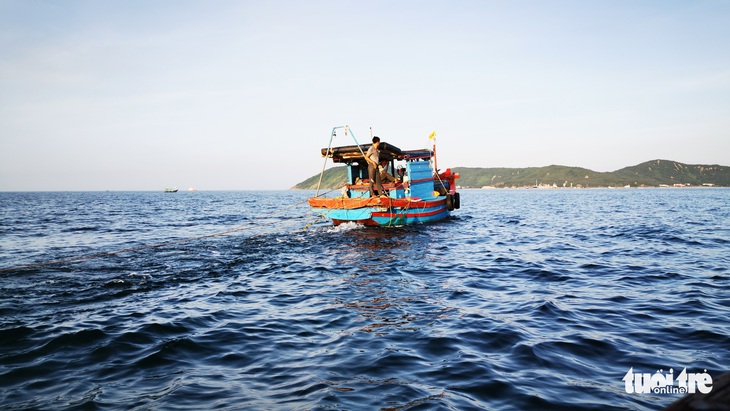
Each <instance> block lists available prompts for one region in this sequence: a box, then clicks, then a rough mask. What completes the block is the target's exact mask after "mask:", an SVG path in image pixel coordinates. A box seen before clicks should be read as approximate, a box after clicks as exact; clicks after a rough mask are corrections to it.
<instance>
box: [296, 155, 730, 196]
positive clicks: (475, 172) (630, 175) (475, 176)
mask: <svg viewBox="0 0 730 411" xmlns="http://www.w3.org/2000/svg"><path fill="white" fill-rule="evenodd" d="M452 171H454V172H456V173H459V174H461V178H460V179H459V180H457V183H458V184H459V185H460V186H461V187H477V188H481V187H498V188H500V187H534V186H535V185H538V186H543V187H544V186H549V187H553V186H555V187H624V186H631V187H659V186H665V185H666V186H674V185H683V186H686V185H689V186H702V185H713V186H718V187H730V167H727V166H719V165H692V164H683V163H678V162H676V161H670V160H652V161H647V162H645V163H641V164H638V165H635V166H632V167H626V168H622V169H620V170H617V171H612V172H608V173H601V172H596V171H592V170H588V169H586V168H580V167H568V166H558V165H552V166H546V167H528V168H471V167H454V168H452ZM318 181H319V174H317V175H314V176H312V177H310V178H308V179H307V180H304V181H302V182H301V183H299V184H297V185H296V186H294V187H293V188H294V189H305V190H306V189H316V188H317V182H318ZM346 181H347V172H346V168H345V167H334V168H331V169H329V170H326V171H325V173H324V176H323V178H322V187H321V188H322V189H333V188H338V187H342V185H344V184H345V183H346Z"/></svg>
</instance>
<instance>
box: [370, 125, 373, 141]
mask: <svg viewBox="0 0 730 411" xmlns="http://www.w3.org/2000/svg"><path fill="white" fill-rule="evenodd" d="M372 139H373V128H372V127H370V140H372Z"/></svg>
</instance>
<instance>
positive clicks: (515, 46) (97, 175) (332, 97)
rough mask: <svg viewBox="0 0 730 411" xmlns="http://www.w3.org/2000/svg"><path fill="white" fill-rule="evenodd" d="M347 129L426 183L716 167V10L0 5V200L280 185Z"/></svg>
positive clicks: (725, 11)
mask: <svg viewBox="0 0 730 411" xmlns="http://www.w3.org/2000/svg"><path fill="white" fill-rule="evenodd" d="M343 124H349V125H350V127H352V129H353V131H354V132H355V135H356V136H357V137H358V139H359V140H360V142H366V141H367V140H368V139H369V127H372V128H373V130H374V133H375V134H376V135H379V136H380V137H381V138H382V139H383V140H384V141H387V142H389V143H392V144H394V145H396V146H398V147H401V148H403V149H413V148H422V147H425V146H426V145H427V144H428V140H427V137H428V135H429V133H431V131H433V130H436V132H437V136H438V140H437V141H438V152H439V166H440V167H441V168H444V167H448V166H451V167H455V166H471V167H531V166H545V165H550V164H561V165H570V166H580V167H586V168H590V169H593V170H596V171H613V170H617V169H620V168H623V167H626V166H631V165H635V164H638V163H640V162H643V161H648V160H653V159H657V158H659V159H668V160H676V161H680V162H684V163H690V164H722V165H730V2H728V1H719V0H716V1H664V0H662V1H634V0H632V1H615V0H610V1H609V0H606V1H582V0H581V1H547V0H541V1H488V0H482V1H458V0H457V1H453V0H449V1H299V0H296V1H275V0H274V1H177V0H175V1H147V0H145V1H141V0H140V1H103V0H90V1H75V0H67V1H36V0H19V1H7V0H0V190H107V189H109V190H161V189H163V188H165V187H172V186H176V187H178V188H180V189H186V188H188V187H196V188H198V189H201V190H214V189H232V190H235V189H287V188H289V187H291V186H293V185H294V184H296V183H297V182H299V181H301V180H303V179H305V178H307V177H309V176H311V175H314V174H317V173H319V171H320V169H321V167H322V158H321V157H320V155H319V150H320V148H322V147H325V146H326V144H327V141H328V138H329V133H330V130H331V128H332V127H333V126H337V125H343ZM351 143H352V142H351V140H346V139H345V138H344V137H338V138H337V139H336V140H335V144H339V145H344V144H351ZM328 166H329V165H328Z"/></svg>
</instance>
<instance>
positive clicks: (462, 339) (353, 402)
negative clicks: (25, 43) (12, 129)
mask: <svg viewBox="0 0 730 411" xmlns="http://www.w3.org/2000/svg"><path fill="white" fill-rule="evenodd" d="M310 194H311V193H310V192H299V191H286V192H195V193H187V192H184V193H183V192H180V193H177V194H165V193H151V192H140V193H123V192H94V193H0V268H9V267H16V266H21V265H30V264H35V263H43V262H48V261H55V260H64V259H73V258H76V257H81V256H88V255H93V254H99V253H105V252H111V254H107V255H103V256H99V257H97V258H91V259H85V260H80V261H75V262H66V263H60V264H55V265H44V266H37V267H33V268H25V269H17V270H6V271H1V272H0V347H1V348H0V408H2V409H47V410H65V409H141V410H146V409H170V410H179V409H195V410H200V409H231V410H238V409H243V410H248V409H287V410H288V409H296V410H312V409H351V410H352V409H368V410H373V409H375V410H377V409H382V410H469V409H492V410H527V409H540V410H551V409H552V410H564V409H585V410H612V409H639V410H656V409H660V408H662V407H663V406H666V405H667V404H669V403H671V402H672V401H674V400H676V399H677V398H679V397H680V395H679V394H661V395H659V394H629V393H627V392H626V391H625V389H624V382H623V381H622V378H623V376H624V375H625V374H626V373H627V371H628V370H629V368H631V367H633V368H634V370H635V371H637V372H646V373H653V372H655V371H656V370H658V369H664V370H667V369H669V368H673V369H675V370H681V369H682V368H684V367H686V368H687V371H688V372H702V371H703V370H705V369H706V370H707V372H708V373H709V374H710V375H712V376H713V377H716V376H718V375H719V374H720V373H722V372H724V371H726V370H728V369H730V321H729V318H730V315H729V313H730V270H729V267H730V190H727V189H646V190H489V191H487V190H474V191H464V192H462V208H461V209H460V210H457V211H456V212H455V213H454V215H453V216H452V218H451V219H450V220H448V221H446V222H443V223H438V224H433V225H424V226H415V227H407V228H389V229H359V228H352V227H337V228H335V227H332V226H330V225H329V224H328V223H325V222H317V223H316V224H314V225H312V226H309V227H306V226H307V224H308V223H312V222H314V220H315V219H316V216H315V215H313V214H311V213H310V212H309V211H308V208H307V206H306V203H304V202H303V201H304V200H306V197H307V196H308V195H310ZM305 227H306V228H305ZM227 230H232V232H231V233H229V234H227V235H221V236H208V235H210V234H215V233H220V232H223V231H227ZM192 237H201V238H198V239H196V240H190V241H177V240H185V239H189V238H192ZM162 243H167V245H163V246H159V247H152V248H145V247H147V246H150V245H159V244H162ZM127 249H129V250H131V249H136V251H127V252H118V253H117V251H120V250H127Z"/></svg>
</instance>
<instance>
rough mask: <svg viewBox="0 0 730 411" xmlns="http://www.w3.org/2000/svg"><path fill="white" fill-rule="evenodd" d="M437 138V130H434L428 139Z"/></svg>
mask: <svg viewBox="0 0 730 411" xmlns="http://www.w3.org/2000/svg"><path fill="white" fill-rule="evenodd" d="M435 138H436V130H434V131H433V132H431V134H430V135H429V136H428V139H429V140H433V139H435Z"/></svg>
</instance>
